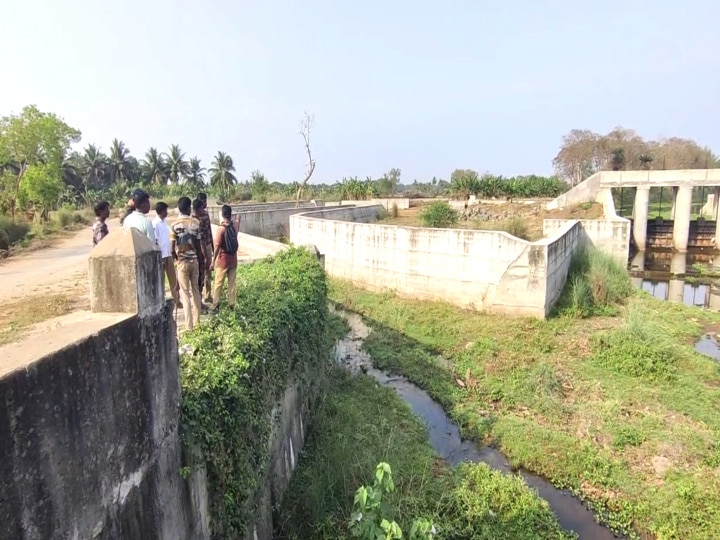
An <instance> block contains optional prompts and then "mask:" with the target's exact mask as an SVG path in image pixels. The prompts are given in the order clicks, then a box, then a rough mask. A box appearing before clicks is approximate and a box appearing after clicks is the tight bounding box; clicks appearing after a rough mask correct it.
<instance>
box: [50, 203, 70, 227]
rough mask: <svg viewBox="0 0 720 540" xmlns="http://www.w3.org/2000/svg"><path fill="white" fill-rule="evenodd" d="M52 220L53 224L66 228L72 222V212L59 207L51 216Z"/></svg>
mask: <svg viewBox="0 0 720 540" xmlns="http://www.w3.org/2000/svg"><path fill="white" fill-rule="evenodd" d="M53 221H55V224H56V225H57V226H58V228H60V229H67V228H68V227H69V226H70V225H72V224H73V212H71V211H70V210H66V209H64V208H61V209H60V210H58V211H57V212H56V213H55V215H54V216H53Z"/></svg>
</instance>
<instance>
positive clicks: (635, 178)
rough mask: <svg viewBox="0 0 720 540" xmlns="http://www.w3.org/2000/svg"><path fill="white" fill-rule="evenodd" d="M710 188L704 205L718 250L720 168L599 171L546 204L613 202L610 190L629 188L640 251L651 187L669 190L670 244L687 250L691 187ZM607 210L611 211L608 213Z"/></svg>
mask: <svg viewBox="0 0 720 540" xmlns="http://www.w3.org/2000/svg"><path fill="white" fill-rule="evenodd" d="M696 187H710V188H711V189H712V192H711V194H710V195H709V197H708V203H707V204H706V205H705V206H704V209H705V210H708V211H709V212H708V213H710V215H711V219H713V220H714V221H715V227H716V230H715V248H716V249H720V219H718V200H719V199H720V169H685V170H672V171H601V172H599V173H596V174H594V175H592V176H591V177H590V178H588V179H587V180H585V181H583V182H581V183H580V184H578V185H577V186H575V187H574V188H573V189H571V190H570V191H568V192H567V193H564V194H562V195H561V196H560V197H558V198H557V199H555V200H553V201H551V202H550V203H548V205H547V209H548V210H553V209H556V208H563V207H566V206H575V205H577V204H582V203H584V202H588V201H597V202H600V203H602V204H603V205H604V206H607V205H608V204H613V206H614V203H613V198H612V196H611V195H612V190H613V189H616V188H632V189H634V190H635V200H634V204H633V240H634V241H635V245H636V247H637V248H638V249H639V250H644V249H645V248H646V247H647V224H648V211H649V203H650V189H651V188H670V189H671V190H672V198H673V201H672V210H671V219H672V221H673V231H672V236H673V242H672V243H673V247H674V249H675V250H676V251H679V252H685V251H687V249H688V237H689V231H690V221H691V215H692V211H691V206H692V194H693V188H696ZM608 210H611V211H610V212H608ZM605 213H606V215H608V214H610V215H614V213H615V209H614V208H612V209H608V208H605Z"/></svg>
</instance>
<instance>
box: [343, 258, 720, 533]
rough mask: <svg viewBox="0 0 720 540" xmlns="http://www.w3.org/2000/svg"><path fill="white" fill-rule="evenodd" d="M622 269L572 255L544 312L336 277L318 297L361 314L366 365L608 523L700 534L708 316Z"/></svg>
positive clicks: (709, 524)
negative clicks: (412, 293)
mask: <svg viewBox="0 0 720 540" xmlns="http://www.w3.org/2000/svg"><path fill="white" fill-rule="evenodd" d="M627 279H628V278H627V276H626V274H625V273H624V271H621V269H620V268H619V267H618V265H614V264H613V262H612V261H611V260H607V259H606V258H605V257H603V256H600V255H599V254H596V253H586V254H584V255H583V256H581V257H580V258H579V259H578V260H576V261H575V263H574V265H573V270H572V275H571V280H570V285H569V286H568V288H567V289H566V291H565V294H564V297H563V299H562V301H561V303H560V306H559V308H558V313H557V314H556V315H555V316H554V317H552V318H550V319H549V320H546V321H539V320H533V319H527V318H507V317H501V316H495V315H487V314H483V313H477V312H469V311H463V310H461V309H459V308H456V307H453V306H451V305H449V304H445V303H434V302H420V301H413V300H408V299H404V298H400V297H398V296H396V295H394V294H392V293H371V292H367V291H363V290H359V289H357V288H354V287H353V286H351V285H349V284H347V283H344V282H337V281H335V282H333V284H332V288H331V297H332V299H333V300H335V301H337V302H338V303H340V304H341V305H343V306H345V307H346V308H348V309H351V310H354V311H357V312H359V313H361V314H362V315H364V316H365V317H366V318H367V322H368V323H369V324H370V326H371V327H372V333H371V334H370V336H369V337H368V339H367V340H366V342H365V347H366V349H367V350H368V352H369V353H370V354H371V355H372V357H373V360H374V363H375V366H376V367H379V368H381V369H384V370H388V371H390V372H392V373H397V374H402V375H404V376H406V377H408V378H409V379H410V380H411V381H412V382H414V383H415V384H417V385H418V386H420V387H422V388H424V389H425V390H426V391H428V392H429V393H430V394H431V395H432V396H433V398H434V399H436V400H437V401H438V402H439V403H441V404H442V405H443V407H444V408H445V409H446V411H447V412H448V413H449V414H450V415H451V417H452V418H453V419H454V420H455V421H457V422H458V423H459V424H460V425H461V426H462V429H463V430H464V434H465V435H466V436H468V437H470V438H473V439H476V440H477V441H480V442H482V443H483V444H489V445H492V446H495V447H497V448H499V449H500V450H502V452H503V453H505V454H506V455H507V456H508V458H509V459H510V461H511V463H512V464H513V465H514V466H520V467H525V468H527V469H528V470H530V471H533V472H535V473H538V474H541V475H543V476H545V477H547V478H549V479H550V480H551V481H552V482H553V483H554V484H556V485H558V486H561V487H568V488H570V489H572V490H573V491H574V492H576V493H577V494H579V495H580V496H581V497H583V498H584V499H585V500H587V501H588V502H589V503H590V504H592V505H593V506H594V507H595V508H596V509H598V511H599V512H600V513H601V515H602V516H603V517H604V520H605V521H606V522H607V523H608V524H610V525H611V526H613V527H615V528H619V529H622V530H626V531H629V532H630V533H631V534H635V532H639V533H649V534H651V535H653V536H654V537H656V538H659V539H683V540H687V539H698V540H699V539H705V538H712V537H714V536H715V535H716V532H717V531H718V530H720V445H718V441H720V365H719V364H718V363H717V362H715V361H713V360H712V359H710V358H708V357H705V356H703V355H701V354H699V353H697V352H695V351H694V349H693V342H694V340H695V339H696V338H697V337H698V336H699V335H701V334H702V333H703V331H704V329H705V328H706V327H708V326H709V325H714V324H715V325H716V324H718V323H720V314H717V313H713V312H708V311H702V310H698V309H695V308H689V307H685V306H683V305H680V304H671V303H663V302H661V301H658V300H655V299H652V298H651V297H650V296H649V295H647V294H646V293H641V292H635V291H633V290H632V289H631V288H630V286H629V283H628V282H627ZM377 457H381V456H377ZM389 462H390V463H392V459H390V460H389ZM633 531H635V532H633Z"/></svg>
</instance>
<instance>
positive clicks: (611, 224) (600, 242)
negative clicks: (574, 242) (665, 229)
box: [543, 218, 630, 266]
mask: <svg viewBox="0 0 720 540" xmlns="http://www.w3.org/2000/svg"><path fill="white" fill-rule="evenodd" d="M576 221H578V222H579V223H580V226H581V228H582V231H583V233H584V241H586V242H587V243H589V245H592V246H594V247H596V248H597V249H599V250H600V251H603V252H605V253H607V254H609V255H612V256H613V258H615V259H616V260H617V261H618V262H619V263H621V264H622V265H623V266H625V265H626V264H627V262H628V258H629V256H630V221H629V220H627V219H623V218H616V219H581V220H574V219H545V220H543V236H545V237H552V236H555V235H557V234H558V233H559V232H560V231H561V230H562V229H563V228H564V227H566V226H567V224H568V223H574V222H576Z"/></svg>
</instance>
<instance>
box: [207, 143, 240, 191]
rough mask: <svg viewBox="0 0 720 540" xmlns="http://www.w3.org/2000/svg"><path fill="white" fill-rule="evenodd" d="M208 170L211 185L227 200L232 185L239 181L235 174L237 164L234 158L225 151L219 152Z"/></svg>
mask: <svg viewBox="0 0 720 540" xmlns="http://www.w3.org/2000/svg"><path fill="white" fill-rule="evenodd" d="M208 172H209V173H210V185H211V186H213V187H214V188H216V189H217V190H218V191H219V192H220V196H221V198H222V199H223V200H227V194H228V193H229V192H230V187H231V186H233V185H234V184H236V183H237V178H236V177H235V175H234V174H233V173H234V172H235V165H234V164H233V160H232V158H231V157H230V156H229V155H227V154H226V153H225V152H218V153H217V155H216V156H215V159H214V160H213V162H212V164H211V165H210V170H209V171H208Z"/></svg>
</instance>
